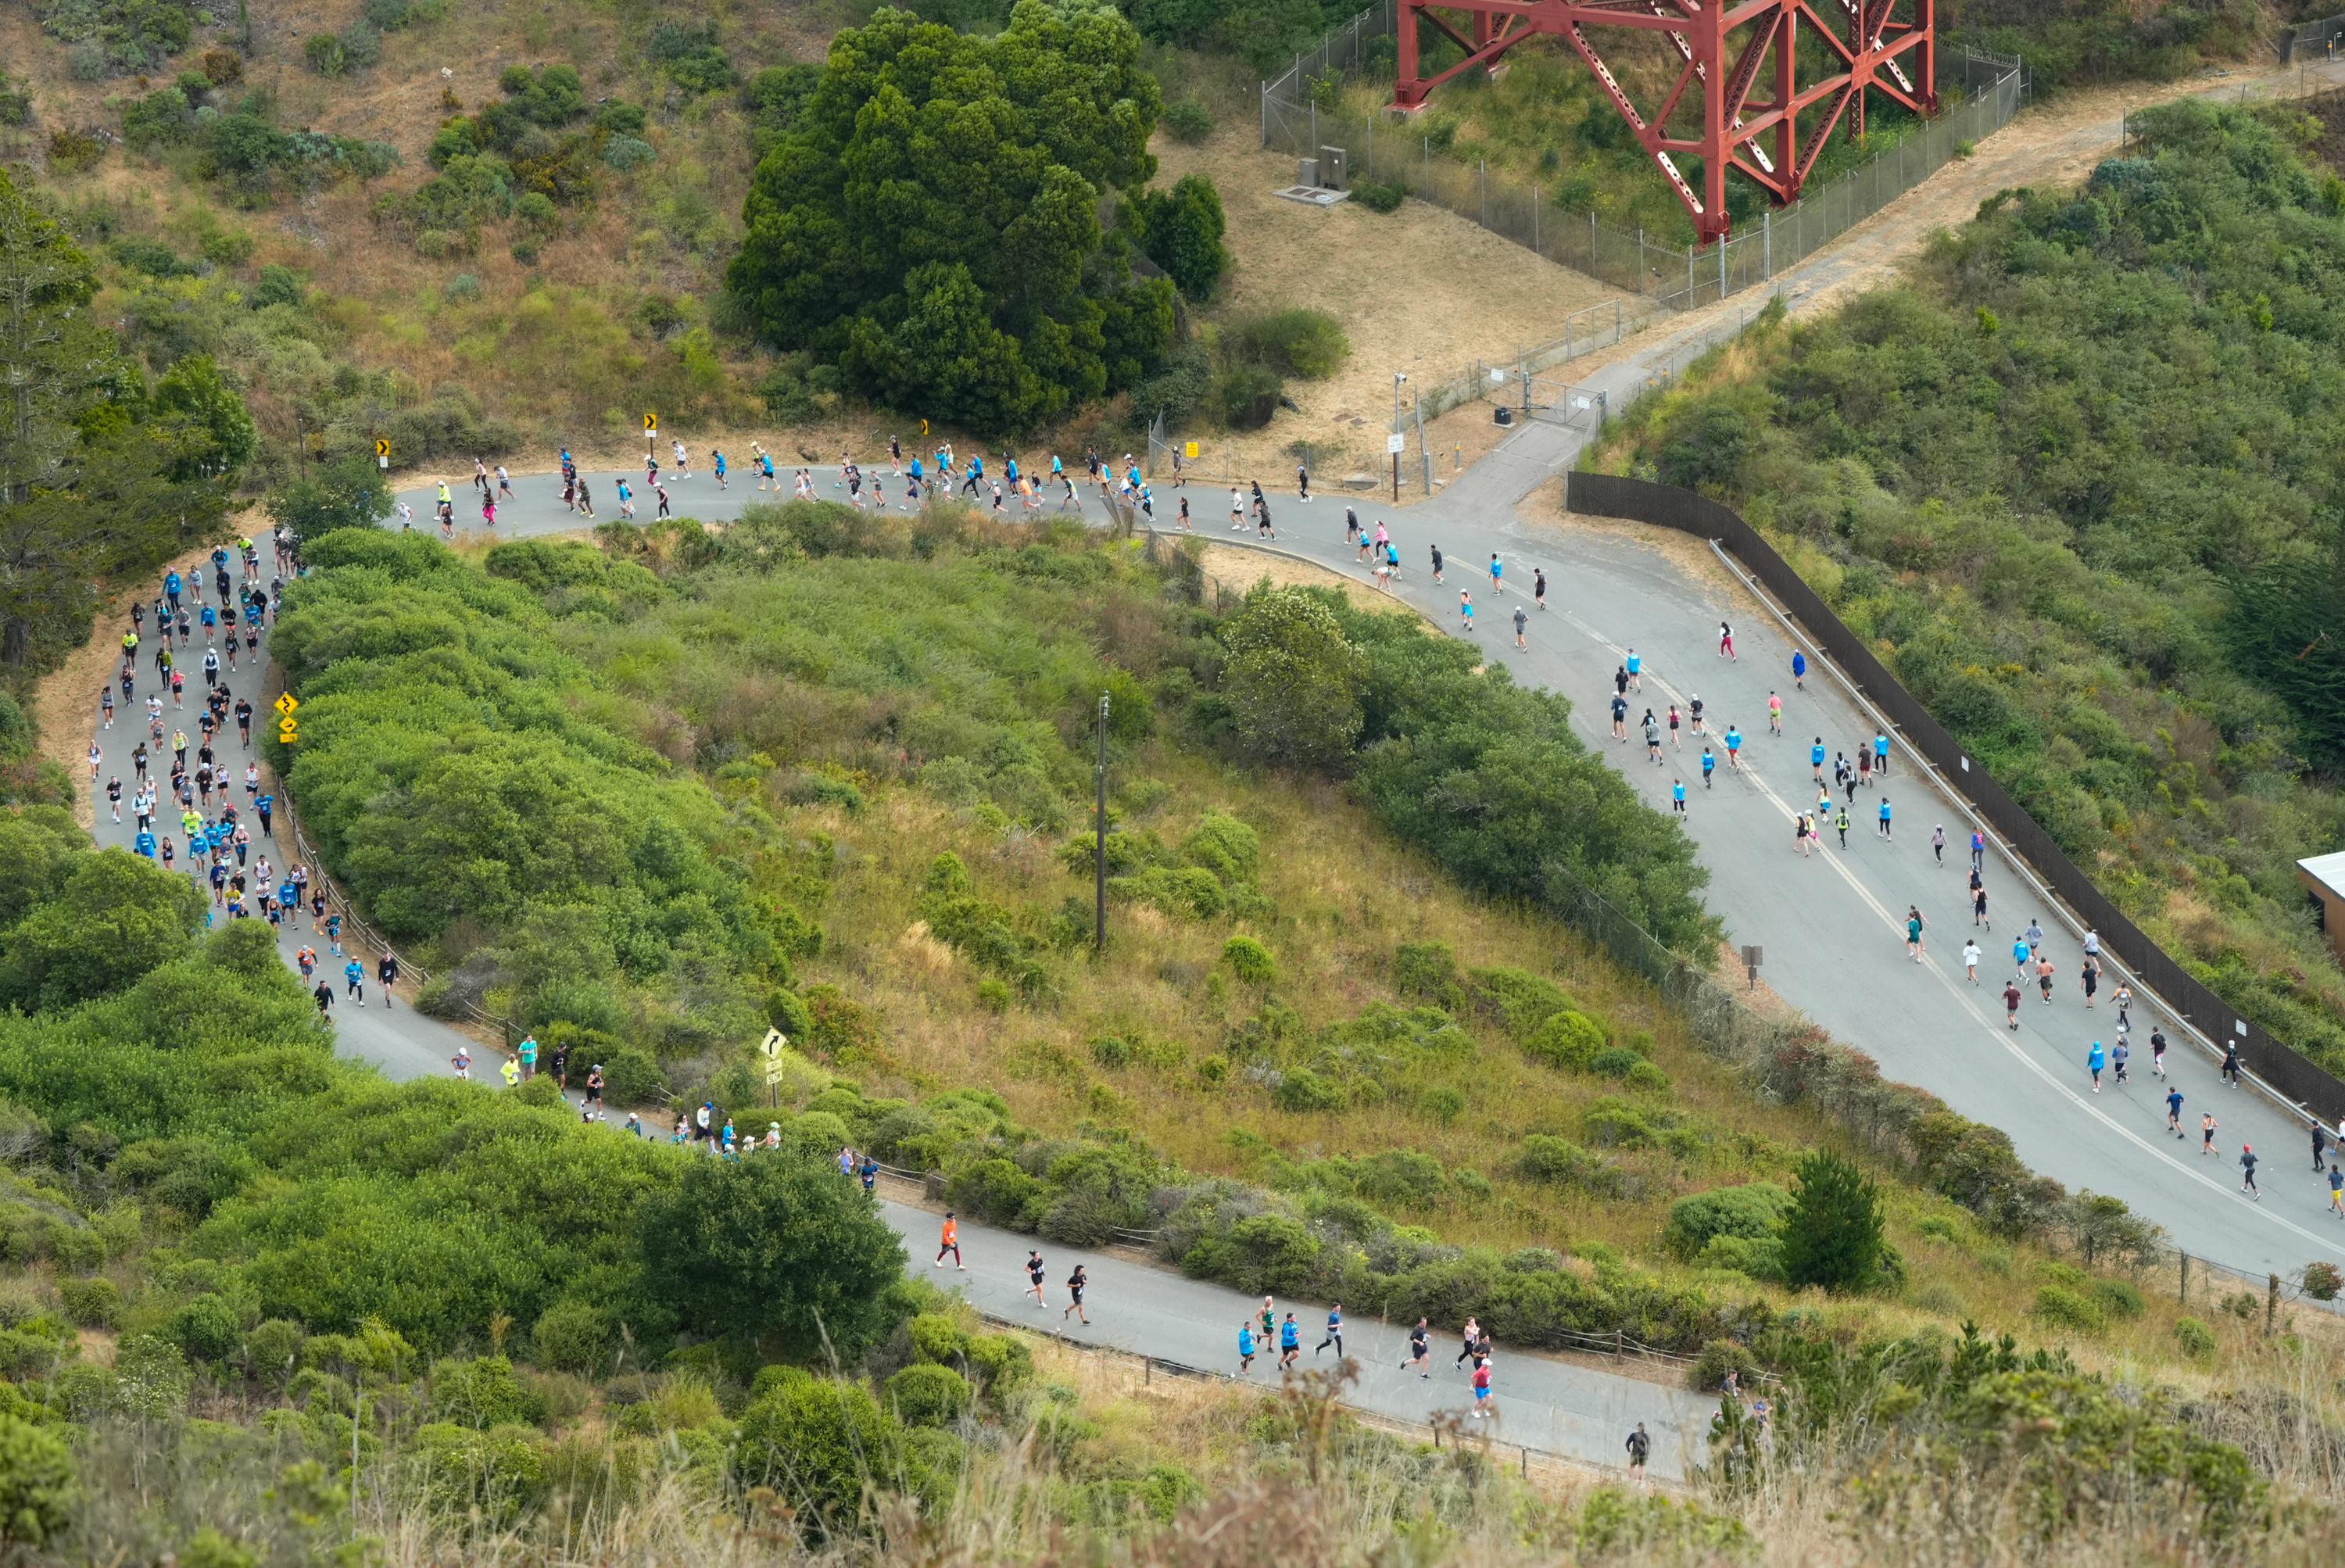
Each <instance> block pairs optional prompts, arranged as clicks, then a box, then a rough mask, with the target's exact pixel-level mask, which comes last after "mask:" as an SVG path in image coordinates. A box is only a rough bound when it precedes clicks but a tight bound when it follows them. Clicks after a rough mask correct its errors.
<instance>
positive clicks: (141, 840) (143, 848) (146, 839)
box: [131, 828, 155, 860]
mask: <svg viewBox="0 0 2345 1568" xmlns="http://www.w3.org/2000/svg"><path fill="white" fill-rule="evenodd" d="M131 848H132V849H134V850H137V851H138V853H140V854H142V855H144V856H146V857H147V859H148V860H153V859H154V858H155V835H154V834H153V833H151V832H148V831H147V830H146V829H144V828H141V829H140V830H138V837H137V840H134V841H133V842H132V844H131Z"/></svg>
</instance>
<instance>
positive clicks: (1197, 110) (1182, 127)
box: [1162, 98, 1213, 146]
mask: <svg viewBox="0 0 2345 1568" xmlns="http://www.w3.org/2000/svg"><path fill="white" fill-rule="evenodd" d="M1162 125H1163V127H1164V129H1165V132H1166V134H1168V135H1169V136H1171V137H1173V140H1175V141H1184V142H1187V143H1189V144H1190V145H1191V146H1195V145H1196V144H1197V143H1199V142H1202V141H1203V140H1204V139H1205V138H1206V137H1210V136H1212V135H1213V111H1212V110H1211V109H1208V108H1207V107H1205V106H1204V105H1203V104H1202V103H1199V102H1198V101H1197V100H1196V99H1195V98H1181V99H1177V100H1176V101H1174V102H1173V103H1169V104H1167V105H1165V106H1164V117H1163V120H1162Z"/></svg>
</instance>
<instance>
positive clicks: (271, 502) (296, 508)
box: [267, 458, 392, 544]
mask: <svg viewBox="0 0 2345 1568" xmlns="http://www.w3.org/2000/svg"><path fill="white" fill-rule="evenodd" d="M391 501H392V496H391V484H390V481H389V480H387V479H386V478H384V477H383V474H382V473H381V470H380V469H378V468H377V467H376V466H375V465H374V464H373V463H370V462H368V461H366V460H365V459H363V458H352V459H350V461H348V462H346V463H337V464H335V465H334V466H333V467H331V468H330V469H322V470H320V472H319V473H318V474H317V476H316V477H315V478H311V477H309V476H307V475H302V476H299V477H296V478H292V479H288V480H286V481H285V482H284V483H283V484H279V485H277V486H276V487H274V488H273V489H271V490H270V491H269V499H268V502H267V505H268V508H269V521H270V522H272V523H275V524H278V525H279V527H282V528H288V529H290V530H291V531H292V533H293V536H294V537H295V538H297V539H299V540H300V541H301V542H302V543H304V544H307V543H309V542H310V540H313V539H319V538H322V537H324V536H325V535H328V534H331V533H333V532H334V531H335V530H337V529H340V528H378V527H381V525H382V520H383V519H384V518H386V517H388V516H390V515H391Z"/></svg>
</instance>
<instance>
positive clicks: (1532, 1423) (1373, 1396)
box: [881, 1201, 1718, 1481]
mask: <svg viewBox="0 0 2345 1568" xmlns="http://www.w3.org/2000/svg"><path fill="white" fill-rule="evenodd" d="M881 1207H882V1208H883V1209H884V1210H885V1211H886V1214H887V1217H888V1224H889V1225H891V1226H893V1227H895V1229H896V1232H897V1234H898V1235H899V1236H901V1237H904V1246H905V1250H906V1252H907V1253H908V1254H909V1257H910V1259H911V1263H910V1268H911V1271H912V1272H913V1273H915V1274H926V1275H927V1276H928V1277H929V1278H931V1279H934V1280H936V1281H937V1282H938V1283H939V1284H941V1285H943V1286H945V1287H947V1288H955V1287H958V1288H961V1289H963V1290H964V1291H965V1292H966V1294H967V1295H968V1297H969V1301H970V1303H971V1304H972V1305H973V1306H975V1307H976V1308H978V1309H979V1310H980V1311H981V1312H985V1313H987V1314H989V1315H990V1316H992V1317H994V1318H997V1319H1005V1320H1007V1321H1008V1322H1010V1323H1011V1324H1013V1325H1027V1326H1030V1327H1032V1328H1033V1329H1037V1330H1039V1331H1041V1332H1046V1333H1060V1332H1062V1331H1063V1332H1064V1333H1065V1335H1066V1336H1067V1337H1068V1338H1069V1339H1076V1340H1080V1341H1081V1342H1083V1343H1086V1344H1092V1345H1099V1346H1101V1347H1104V1348H1106V1349H1114V1350H1125V1351H1130V1352H1132V1353H1133V1354H1136V1355H1142V1356H1153V1357H1157V1358H1159V1359H1162V1360H1166V1361H1171V1362H1173V1363H1176V1364H1178V1365H1180V1366H1183V1367H1190V1368H1194V1369H1198V1370H1201V1371H1212V1372H1221V1373H1224V1374H1226V1375H1228V1376H1231V1377H1233V1378H1235V1377H1240V1376H1242V1374H1240V1372H1239V1370H1238V1355H1237V1345H1238V1324H1239V1323H1240V1322H1241V1321H1250V1320H1252V1319H1253V1317H1254V1313H1255V1312H1257V1311H1259V1310H1260V1308H1261V1306H1262V1303H1261V1302H1260V1301H1258V1300H1255V1299H1254V1298H1252V1297H1248V1296H1242V1295H1240V1294H1239V1293H1238V1292H1236V1291H1234V1290H1232V1289H1230V1288H1227V1287H1226V1286H1222V1285H1213V1284H1208V1283H1206V1282H1204V1281H1203V1280H1197V1279H1189V1278H1183V1277H1182V1276H1181V1275H1178V1274H1174V1273H1173V1272H1171V1271H1170V1270H1168V1269H1162V1268H1149V1267H1147V1266H1146V1265H1144V1264H1138V1263H1129V1262H1125V1261H1124V1260H1122V1259H1121V1258H1116V1257H1107V1256H1105V1255H1103V1254H1101V1253H1096V1252H1087V1251H1084V1250H1082V1249H1081V1248H1078V1247H1055V1246H1053V1245H1051V1243H1049V1242H1047V1241H1041V1240H1038V1239H1037V1238H1035V1237H1030V1236H1019V1235H1016V1234H1014V1233H1012V1232H1010V1231H1007V1230H997V1229H994V1228H993V1227H990V1226H983V1225H971V1224H969V1223H967V1222H966V1221H964V1222H962V1223H961V1226H960V1247H961V1256H962V1257H963V1258H964V1259H965V1260H966V1261H967V1262H968V1264H969V1269H968V1272H966V1273H962V1272H960V1271H959V1270H957V1269H955V1268H953V1266H952V1260H951V1258H950V1257H947V1258H946V1260H945V1267H944V1268H941V1269H939V1268H934V1267H933V1266H932V1259H934V1257H936V1251H937V1232H938V1227H939V1224H940V1222H941V1221H940V1217H939V1216H937V1215H934V1214H931V1213H929V1212H928V1211H927V1210H926V1209H919V1208H913V1207H909V1206H908V1205H905V1204H900V1203H894V1202H886V1201H883V1202H882V1204H881ZM1029 1247H1040V1248H1041V1252H1042V1257H1043V1260H1044V1261H1045V1262H1046V1263H1048V1264H1049V1266H1050V1268H1049V1272H1048V1273H1047V1274H1046V1275H1045V1276H1044V1281H1043V1292H1044V1296H1045V1298H1047V1301H1048V1305H1047V1306H1037V1305H1035V1302H1034V1298H1032V1297H1031V1296H1029V1295H1027V1294H1026V1252H1027V1249H1028V1248H1029ZM1078 1263H1080V1264H1081V1265H1082V1266H1083V1268H1084V1269H1085V1271H1086V1272H1087V1273H1089V1275H1090V1276H1091V1288H1090V1289H1089V1290H1088V1291H1086V1292H1085V1293H1084V1298H1083V1300H1084V1307H1085V1309H1086V1310H1087V1311H1088V1312H1089V1313H1090V1314H1091V1326H1090V1327H1089V1328H1088V1329H1086V1328H1084V1327H1082V1326H1081V1324H1080V1323H1078V1322H1077V1321H1076V1320H1075V1319H1073V1318H1072V1317H1071V1316H1069V1315H1068V1314H1067V1312H1066V1306H1067V1287H1066V1283H1065V1281H1066V1278H1067V1277H1068V1276H1069V1275H1070V1274H1071V1273H1073V1272H1074V1268H1075V1265H1076V1264H1078ZM1290 1311H1291V1312H1293V1313H1294V1321H1295V1324H1296V1326H1297V1327H1298V1328H1299V1329H1302V1331H1303V1341H1302V1343H1303V1356H1302V1359H1301V1361H1300V1363H1299V1364H1300V1365H1303V1366H1306V1367H1308V1366H1315V1367H1320V1368H1326V1367H1329V1366H1331V1365H1333V1364H1334V1362H1335V1352H1334V1351H1333V1350H1330V1351H1327V1352H1326V1353H1325V1354H1324V1355H1319V1356H1314V1355H1313V1354H1312V1347H1314V1346H1315V1345H1317V1344H1318V1343H1319V1342H1320V1341H1321V1340H1322V1339H1325V1337H1326V1327H1327V1305H1326V1303H1325V1302H1304V1301H1284V1300H1283V1301H1280V1302H1279V1303H1278V1312H1279V1316H1280V1317H1281V1318H1282V1319H1283V1318H1284V1316H1285V1315H1286V1314H1287V1313H1288V1312H1290ZM1257 1332H1259V1329H1257ZM1344 1348H1345V1350H1347V1351H1349V1352H1350V1353H1351V1354H1352V1355H1353V1356H1355V1357H1356V1358H1357V1359H1358V1360H1359V1362H1360V1380H1359V1381H1358V1382H1357V1383H1356V1384H1355V1385H1354V1387H1353V1390H1352V1397H1351V1399H1350V1400H1349V1401H1348V1402H1349V1403H1351V1404H1353V1405H1355V1406H1357V1407H1358V1408H1359V1409H1362V1410H1370V1411H1373V1412H1375V1413H1376V1414H1377V1415H1380V1416H1387V1417H1390V1418H1392V1419H1394V1420H1402V1421H1407V1422H1411V1423H1414V1424H1419V1425H1421V1424H1423V1423H1424V1422H1425V1421H1426V1419H1427V1418H1428V1417H1430V1416H1432V1415H1434V1414H1435V1413H1436V1412H1438V1411H1443V1410H1463V1409H1465V1408H1467V1406H1470V1405H1471V1404H1472V1403H1473V1402H1474V1390H1473V1387H1472V1385H1471V1383H1470V1382H1469V1381H1468V1377H1469V1372H1470V1369H1468V1368H1461V1367H1457V1366H1456V1365H1455V1364H1454V1363H1455V1361H1456V1359H1457V1349H1458V1341H1457V1336H1456V1335H1455V1334H1449V1335H1447V1336H1444V1335H1442V1334H1439V1333H1436V1335H1435V1337H1434V1339H1433V1356H1432V1376H1431V1377H1430V1378H1429V1379H1428V1378H1425V1377H1421V1376H1420V1375H1419V1374H1417V1373H1416V1372H1414V1371H1408V1370H1405V1369H1402V1366H1401V1363H1402V1362H1403V1360H1405V1359H1406V1357H1407V1355H1408V1330H1407V1329H1406V1328H1405V1327H1395V1326H1392V1325H1388V1324H1384V1323H1379V1322H1377V1321H1376V1320H1375V1319H1359V1318H1353V1317H1348V1316H1347V1318H1346V1319H1345V1327H1344ZM1490 1373H1491V1376H1490V1387H1491V1398H1492V1399H1493V1400H1495V1401H1497V1406H1498V1414H1497V1418H1496V1419H1495V1420H1493V1422H1492V1423H1491V1424H1492V1431H1493V1434H1494V1437H1495V1441H1497V1443H1498V1444H1499V1445H1501V1447H1502V1448H1511V1447H1513V1446H1515V1445H1517V1444H1521V1445H1524V1446H1528V1447H1529V1448H1532V1449H1536V1450H1538V1451H1540V1452H1543V1453H1553V1454H1560V1455H1563V1456H1565V1457H1567V1458H1571V1459H1577V1460H1582V1461H1589V1462H1592V1463H1597V1464H1605V1465H1612V1466H1615V1467H1618V1466H1621V1465H1623V1464H1625V1462H1626V1453H1625V1447H1624V1445H1625V1444H1626V1443H1627V1441H1628V1438H1629V1432H1630V1431H1632V1430H1633V1429H1634V1428H1635V1426H1636V1424H1637V1423H1638V1422H1639V1421H1642V1422H1644V1423H1645V1428H1646V1431H1648V1432H1650V1434H1651V1436H1652V1439H1653V1451H1652V1460H1651V1466H1652V1470H1653V1472H1654V1474H1655V1475H1656V1476H1658V1477H1661V1478H1666V1479H1669V1480H1673V1481H1674V1480H1683V1479H1684V1477H1685V1474H1686V1468H1687V1465H1688V1463H1689V1461H1692V1462H1700V1461H1701V1460H1702V1458H1703V1457H1704V1455H1706V1454H1707V1452H1708V1451H1709V1433H1710V1418H1711V1415H1712V1414H1714V1413H1715V1412H1716V1411H1717V1409H1718V1401H1717V1400H1715V1399H1711V1398H1709V1397H1707V1396H1704V1395H1701V1394H1697V1393H1694V1392H1693V1391H1692V1390H1688V1389H1682V1388H1670V1387H1668V1386H1667V1385H1664V1384H1660V1383H1653V1382H1648V1381H1646V1380H1642V1379H1639V1378H1627V1377H1622V1376H1620V1375H1619V1374H1618V1373H1616V1372H1606V1371H1599V1370H1596V1369H1591V1368H1588V1367H1583V1366H1579V1365H1578V1364H1577V1363H1574V1362H1569V1361H1559V1360H1555V1359H1550V1358H1548V1357H1546V1356H1540V1355H1536V1354H1533V1353H1531V1352H1529V1351H1526V1350H1518V1349H1509V1348H1508V1347H1505V1346H1501V1347H1499V1348H1498V1351H1497V1355H1495V1356H1494V1357H1493V1358H1492V1359H1491V1364H1490ZM1244 1380H1246V1381H1249V1382H1254V1383H1258V1384H1260V1385H1262V1386H1263V1387H1264V1388H1269V1389H1275V1388H1277V1387H1278V1386H1279V1371H1278V1351H1277V1349H1276V1348H1275V1347H1273V1348H1272V1349H1270V1350H1269V1351H1268V1353H1266V1354H1265V1353H1263V1352H1262V1351H1261V1350H1260V1349H1257V1351H1256V1354H1255V1357H1254V1370H1253V1373H1252V1374H1251V1376H1247V1377H1245V1379H1244ZM1480 1424H1481V1423H1480V1422H1479V1421H1468V1422H1467V1429H1468V1431H1471V1430H1472V1429H1474V1428H1475V1427H1477V1426H1479V1425H1480Z"/></svg>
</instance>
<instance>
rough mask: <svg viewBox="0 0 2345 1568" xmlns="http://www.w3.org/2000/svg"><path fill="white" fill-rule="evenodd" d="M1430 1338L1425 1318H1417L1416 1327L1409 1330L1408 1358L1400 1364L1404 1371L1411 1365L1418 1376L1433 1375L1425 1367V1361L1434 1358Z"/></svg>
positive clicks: (1426, 1376) (1427, 1376)
mask: <svg viewBox="0 0 2345 1568" xmlns="http://www.w3.org/2000/svg"><path fill="white" fill-rule="evenodd" d="M1429 1338H1430V1336H1429V1335H1428V1334H1427V1332H1426V1327H1425V1319H1422V1318H1419V1319H1417V1320H1416V1328H1414V1329H1410V1330H1409V1331H1408V1359H1407V1360H1406V1361H1403V1362H1402V1363H1401V1364H1400V1369H1401V1370H1402V1371H1404V1372H1406V1371H1407V1370H1408V1369H1410V1368H1411V1367H1415V1368H1416V1375H1417V1376H1418V1377H1420V1378H1429V1377H1431V1376H1433V1374H1432V1373H1431V1372H1428V1371H1426V1369H1425V1363H1426V1361H1428V1360H1430V1359H1432V1358H1433V1347H1432V1346H1431V1344H1429V1343H1428V1342H1427V1341H1428V1339H1429Z"/></svg>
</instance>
